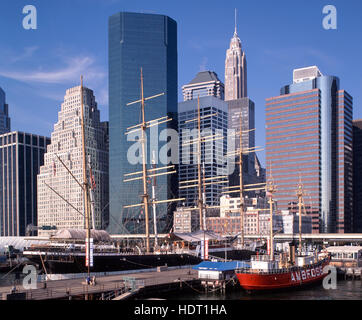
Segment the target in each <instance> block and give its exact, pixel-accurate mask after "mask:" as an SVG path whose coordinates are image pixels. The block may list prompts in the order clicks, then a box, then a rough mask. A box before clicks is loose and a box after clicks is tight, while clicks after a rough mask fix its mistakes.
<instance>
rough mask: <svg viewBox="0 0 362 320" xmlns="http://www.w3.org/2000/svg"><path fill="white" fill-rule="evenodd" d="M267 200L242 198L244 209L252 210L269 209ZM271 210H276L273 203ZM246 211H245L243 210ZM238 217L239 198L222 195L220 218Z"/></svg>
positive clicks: (264, 198) (263, 198)
mask: <svg viewBox="0 0 362 320" xmlns="http://www.w3.org/2000/svg"><path fill="white" fill-rule="evenodd" d="M268 201H269V200H268V198H266V197H255V198H248V197H244V208H252V209H269V206H270V205H269V203H268ZM274 203H275V204H274V206H273V208H274V209H273V210H276V209H275V208H277V203H276V202H274ZM244 210H247V209H244ZM235 214H236V215H238V214H240V197H235V198H234V197H230V196H229V195H224V196H222V197H221V198H220V217H225V216H227V215H235Z"/></svg>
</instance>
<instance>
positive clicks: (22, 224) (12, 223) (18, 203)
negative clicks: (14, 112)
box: [0, 131, 50, 236]
mask: <svg viewBox="0 0 362 320" xmlns="http://www.w3.org/2000/svg"><path fill="white" fill-rule="evenodd" d="M49 143H50V139H49V138H47V137H44V136H39V135H36V134H31V133H24V132H20V131H13V132H9V133H5V134H2V135H0V236H25V235H26V228H27V226H29V225H33V226H36V225H37V174H38V173H39V168H40V166H41V165H43V161H44V153H45V152H46V148H47V145H49Z"/></svg>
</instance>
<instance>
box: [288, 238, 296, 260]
mask: <svg viewBox="0 0 362 320" xmlns="http://www.w3.org/2000/svg"><path fill="white" fill-rule="evenodd" d="M289 262H290V264H291V265H294V264H295V242H294V241H292V242H290V243H289Z"/></svg>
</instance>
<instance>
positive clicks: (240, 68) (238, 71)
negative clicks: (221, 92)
mask: <svg viewBox="0 0 362 320" xmlns="http://www.w3.org/2000/svg"><path fill="white" fill-rule="evenodd" d="M247 96H248V92H247V78H246V56H245V52H243V50H242V48H241V41H240V38H239V37H238V34H237V31H236V11H235V31H234V35H233V37H232V38H231V41H230V47H229V49H227V51H226V59H225V101H228V100H235V99H240V98H243V97H247Z"/></svg>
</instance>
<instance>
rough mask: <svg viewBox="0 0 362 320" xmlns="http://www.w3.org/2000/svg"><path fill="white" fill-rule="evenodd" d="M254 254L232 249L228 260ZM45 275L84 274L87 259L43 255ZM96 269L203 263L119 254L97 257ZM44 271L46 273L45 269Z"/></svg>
mask: <svg viewBox="0 0 362 320" xmlns="http://www.w3.org/2000/svg"><path fill="white" fill-rule="evenodd" d="M250 255H251V251H245V250H231V251H228V252H227V259H234V260H246V259H248V258H249V259H250ZM213 256H217V257H220V258H225V254H224V252H223V251H220V252H214V253H213ZM27 258H28V259H29V260H30V261H31V262H32V263H34V264H36V265H38V268H39V269H43V266H42V261H41V259H40V256H39V255H27ZM42 259H43V262H44V265H45V268H46V272H47V273H48V274H66V273H85V272H87V268H86V267H85V257H84V256H75V255H74V256H68V257H67V258H66V259H64V260H59V258H57V259H50V258H49V257H46V256H42ZM93 259H94V266H93V267H92V268H90V271H91V272H114V271H126V270H138V269H150V268H156V267H158V266H165V265H167V266H169V267H173V266H184V265H195V264H198V263H200V262H201V261H202V260H201V259H200V257H195V256H193V255H190V254H145V255H139V254H119V255H108V256H107V255H104V256H94V257H93ZM43 272H44V270H43Z"/></svg>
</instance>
